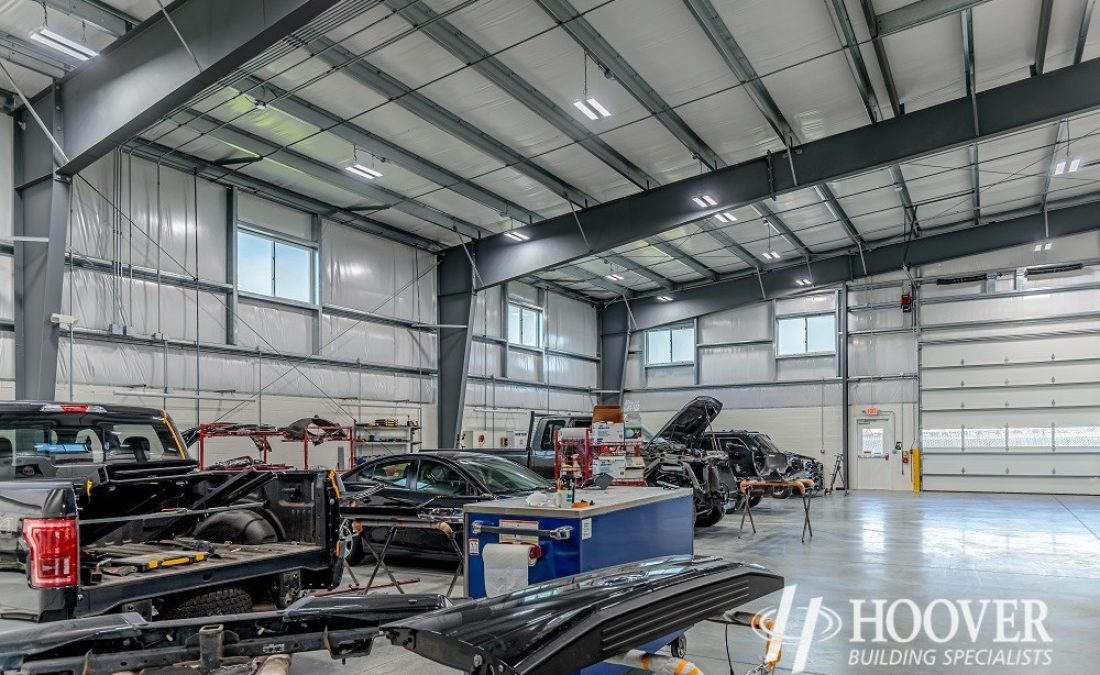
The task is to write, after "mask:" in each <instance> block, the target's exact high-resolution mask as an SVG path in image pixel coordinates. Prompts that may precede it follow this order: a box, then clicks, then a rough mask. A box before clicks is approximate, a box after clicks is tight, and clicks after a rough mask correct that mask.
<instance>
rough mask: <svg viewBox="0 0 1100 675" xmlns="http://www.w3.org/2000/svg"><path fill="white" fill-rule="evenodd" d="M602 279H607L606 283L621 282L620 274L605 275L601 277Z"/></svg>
mask: <svg viewBox="0 0 1100 675" xmlns="http://www.w3.org/2000/svg"><path fill="white" fill-rule="evenodd" d="M603 278H604V279H607V280H608V281H622V280H623V277H622V275H620V274H605V275H603Z"/></svg>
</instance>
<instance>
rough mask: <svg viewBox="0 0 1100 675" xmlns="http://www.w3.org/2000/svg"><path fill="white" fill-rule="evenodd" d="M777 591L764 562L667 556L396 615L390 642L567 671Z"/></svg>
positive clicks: (473, 669) (470, 664) (455, 661)
mask: <svg viewBox="0 0 1100 675" xmlns="http://www.w3.org/2000/svg"><path fill="white" fill-rule="evenodd" d="M781 588H783V578H782V577H781V576H779V575H777V574H774V573H772V572H770V571H768V570H766V569H764V568H763V567H760V566H757V565H751V564H745V563H739V562H729V561H725V560H722V559H719V558H713V557H695V558H693V557H691V556H672V557H667V558H657V559H654V560H647V561H643V562H639V563H630V564H626V565H620V566H616V567H609V568H606V569H602V570H598V571H595V572H590V573H587V574H582V575H578V576H574V577H568V578H564V579H558V580H556V581H551V582H547V583H543V584H538V585H535V586H530V587H528V588H524V589H522V590H518V591H515V592H513V593H509V594H507V595H501V596H497V597H493V598H485V599H482V600H477V601H474V602H470V603H465V604H461V605H457V606H454V607H451V608H448V609H443V610H439V611H433V612H429V613H427V614H421V615H418V616H413V617H412V618H410V619H407V620H402V621H397V622H394V623H391V624H389V625H387V626H383V628H382V630H384V631H385V632H386V633H387V635H388V636H389V638H390V641H391V642H393V643H394V644H396V645H400V646H402V647H405V648H406V649H408V650H410V651H412V652H415V653H416V654H419V655H420V656H423V657H425V658H428V659H431V660H432V661H436V662H438V663H442V664H444V665H447V666H450V667H452V668H457V669H459V670H462V671H464V672H468V673H475V674H477V675H490V674H492V675H553V674H556V673H567V672H574V671H577V670H580V669H581V668H584V667H586V666H590V665H592V664H595V663H599V662H600V661H603V660H605V659H607V658H609V657H612V656H616V655H619V654H623V653H625V652H627V651H629V650H631V649H634V648H636V647H639V646H641V645H644V644H647V643H649V642H652V641H654V640H657V639H659V638H663V637H666V636H671V635H672V634H674V633H676V632H677V631H679V630H682V629H685V628H688V627H689V626H691V625H693V624H695V623H698V622H699V621H702V620H704V619H707V618H709V617H714V616H718V615H720V614H721V613H722V612H724V611H726V610H729V609H732V608H734V607H737V606H739V605H742V604H744V603H746V602H749V601H751V600H755V599H756V598H759V597H762V596H764V595H767V594H769V593H771V592H773V591H777V590H779V589H781Z"/></svg>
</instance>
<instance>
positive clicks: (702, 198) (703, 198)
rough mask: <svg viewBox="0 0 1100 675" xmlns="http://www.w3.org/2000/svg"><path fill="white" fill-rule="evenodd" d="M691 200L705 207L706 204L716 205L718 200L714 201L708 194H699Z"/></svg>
mask: <svg viewBox="0 0 1100 675" xmlns="http://www.w3.org/2000/svg"><path fill="white" fill-rule="evenodd" d="M691 201H693V202H695V203H696V204H698V205H699V206H701V207H703V208H706V207H708V206H718V202H716V201H714V199H713V198H712V197H711V196H710V195H699V196H698V197H692V198H691Z"/></svg>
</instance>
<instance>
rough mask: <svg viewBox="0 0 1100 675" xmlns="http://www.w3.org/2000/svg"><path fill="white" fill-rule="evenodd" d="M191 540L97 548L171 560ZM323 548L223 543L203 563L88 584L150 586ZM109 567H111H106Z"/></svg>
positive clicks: (121, 555)
mask: <svg viewBox="0 0 1100 675" xmlns="http://www.w3.org/2000/svg"><path fill="white" fill-rule="evenodd" d="M187 543H188V540H186V539H181V540H176V541H171V542H159V543H157V542H149V543H134V544H119V545H113V546H110V547H105V548H97V549H95V550H96V552H98V553H104V554H106V555H107V556H109V559H112V560H116V559H124V558H138V557H146V556H148V557H152V558H165V557H167V558H171V557H172V554H173V553H174V552H178V551H182V550H184V549H185V548H186V544H187ZM320 548H321V547H320V546H315V545H311V544H303V543H300V542H279V543H272V544H251V545H249V544H222V545H220V546H217V547H216V549H215V551H214V553H212V554H208V555H206V557H205V559H203V560H201V561H199V562H192V563H187V564H181V565H174V566H167V567H161V566H158V567H157V568H155V569H150V570H147V571H139V572H133V573H132V574H126V575H118V574H107V573H104V574H103V575H102V577H101V578H100V580H98V581H96V582H94V583H91V584H88V586H92V587H99V588H102V587H104V586H112V585H117V584H127V583H138V582H140V583H147V582H150V581H154V580H157V581H159V580H161V579H163V578H164V577H171V576H175V575H179V574H189V573H197V574H200V575H201V574H204V573H207V572H210V571H212V570H215V569H219V570H220V568H224V567H231V566H233V565H241V564H243V563H253V562H257V561H262V560H267V559H276V558H281V557H282V556H287V555H293V554H295V553H312V552H316V551H319V550H320ZM104 566H105V567H106V566H107V565H104Z"/></svg>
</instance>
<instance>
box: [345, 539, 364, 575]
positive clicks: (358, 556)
mask: <svg viewBox="0 0 1100 675" xmlns="http://www.w3.org/2000/svg"><path fill="white" fill-rule="evenodd" d="M365 536H366V533H362V534H357V535H355V536H354V537H352V538H351V546H349V547H348V554H347V555H346V556H344V564H345V565H347V566H349V567H355V566H356V565H359V564H361V563H362V562H363V561H364V560H366V559H367V547H366V546H364V545H363V539H362V538H363V537H365Z"/></svg>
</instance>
